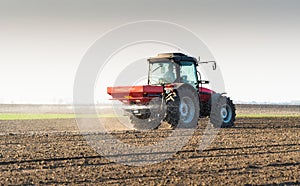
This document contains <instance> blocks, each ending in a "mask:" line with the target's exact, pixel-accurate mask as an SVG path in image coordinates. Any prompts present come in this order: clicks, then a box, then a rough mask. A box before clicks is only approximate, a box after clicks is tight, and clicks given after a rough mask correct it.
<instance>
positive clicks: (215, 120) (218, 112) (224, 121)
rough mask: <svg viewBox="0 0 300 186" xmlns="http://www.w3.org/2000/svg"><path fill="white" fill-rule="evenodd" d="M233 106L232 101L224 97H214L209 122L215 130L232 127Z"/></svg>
mask: <svg viewBox="0 0 300 186" xmlns="http://www.w3.org/2000/svg"><path fill="white" fill-rule="evenodd" d="M235 116H236V113H235V106H234V104H233V102H232V100H231V99H230V98H228V97H224V96H215V97H213V100H212V109H211V115H210V121H211V123H212V125H213V127H215V128H229V127H232V126H233V125H234V121H235Z"/></svg>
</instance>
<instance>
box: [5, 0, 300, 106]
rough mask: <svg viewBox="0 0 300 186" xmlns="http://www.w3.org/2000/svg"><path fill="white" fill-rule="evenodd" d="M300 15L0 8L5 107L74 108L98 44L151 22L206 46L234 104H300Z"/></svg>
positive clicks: (240, 7)
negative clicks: (124, 28)
mask: <svg viewBox="0 0 300 186" xmlns="http://www.w3.org/2000/svg"><path fill="white" fill-rule="evenodd" d="M299 10H300V2H299V1H298V0H248V1H246V0H235V1H234V0H222V1H221V0H219V1H216V0H207V1H196V0H195V1H142V0H136V1H134V0H131V1H126V0H122V1H111V0H107V1H78V0H69V1H66V0H43V1H41V0H27V1H22V0H19V1H15V0H0V85H1V89H0V90H1V91H0V103H11V102H15V103H25V102H27V103H53V100H58V99H63V100H67V101H71V100H72V95H73V82H74V78H75V73H76V70H77V67H78V65H79V63H80V60H81V59H82V57H83V55H84V54H85V52H86V51H87V49H88V48H89V47H90V46H91V45H92V44H93V42H94V41H95V40H96V39H98V38H99V37H100V36H101V35H102V34H103V33H105V32H106V31H108V30H110V29H112V28H114V27H116V26H119V25H121V24H125V23H128V22H132V21H139V20H149V19H151V20H152V19H154V20H163V21H170V22H173V23H176V24H179V25H182V26H184V27H186V28H188V29H189V30H191V31H192V32H194V33H195V34H196V35H197V36H198V37H199V38H200V39H201V40H203V41H204V42H205V43H206V44H207V46H208V47H209V49H210V50H211V52H212V53H213V55H214V56H215V58H216V60H217V62H218V64H219V67H220V68H221V70H222V73H223V76H224V80H225V86H226V91H227V92H228V93H229V95H230V96H231V97H232V98H233V99H234V100H242V101H276V102H283V101H290V100H300V97H299V95H300V88H299V85H298V84H299V83H298V80H299V72H298V71H299V69H300V68H299V66H300V54H299V49H300V24H299V23H300V11H299ZM125 37H126V36H125ZM179 37H180V36H179ZM199 55H201V54H199Z"/></svg>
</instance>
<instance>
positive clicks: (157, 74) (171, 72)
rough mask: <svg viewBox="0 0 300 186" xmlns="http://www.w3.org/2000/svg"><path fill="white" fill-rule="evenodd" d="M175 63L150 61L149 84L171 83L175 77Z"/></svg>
mask: <svg viewBox="0 0 300 186" xmlns="http://www.w3.org/2000/svg"><path fill="white" fill-rule="evenodd" d="M175 65H176V64H175V63H172V62H168V61H162V62H152V63H150V66H149V79H148V83H149V85H162V84H169V83H173V82H174V81H175V80H176V79H177V74H176V68H175Z"/></svg>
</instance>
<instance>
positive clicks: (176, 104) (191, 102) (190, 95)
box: [167, 87, 200, 128]
mask: <svg viewBox="0 0 300 186" xmlns="http://www.w3.org/2000/svg"><path fill="white" fill-rule="evenodd" d="M199 107H200V106H199V98H198V94H197V91H196V90H194V89H193V88H189V87H180V88H179V89H178V90H177V96H176V97H175V98H174V101H169V102H168V103H167V122H169V123H170V124H171V125H172V127H173V128H176V127H178V128H194V127H195V126H197V124H198V119H199V113H200V112H199V110H200V108H199Z"/></svg>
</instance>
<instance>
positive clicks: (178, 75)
mask: <svg viewBox="0 0 300 186" xmlns="http://www.w3.org/2000/svg"><path fill="white" fill-rule="evenodd" d="M148 62H149V74H148V85H142V86H118V87H108V88H107V93H108V94H109V95H111V96H112V99H113V100H119V101H121V102H123V103H124V104H126V106H125V107H124V110H125V111H126V112H127V113H128V114H129V115H130V119H131V122H132V123H133V124H134V127H135V128H136V129H139V130H143V129H156V128H158V127H159V125H160V124H161V122H162V121H166V122H168V123H169V124H170V125H171V126H172V127H173V128H175V127H179V128H191V127H195V126H196V125H197V123H198V119H199V118H203V117H210V121H211V124H212V125H213V127H222V128H225V127H232V126H233V125H234V121H235V116H236V114H235V106H234V104H233V102H232V100H230V98H228V97H226V96H224V95H223V94H220V93H216V92H215V91H213V90H210V89H208V88H205V87H203V86H202V85H203V84H208V83H209V81H205V80H202V79H201V75H200V73H199V72H198V71H197V66H198V65H199V62H198V61H197V60H196V59H195V58H194V57H190V56H187V55H185V54H182V53H163V54H159V55H158V56H156V57H151V58H149V59H148ZM206 63H207V62H206ZM213 68H214V69H215V68H216V63H215V62H214V65H213Z"/></svg>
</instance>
